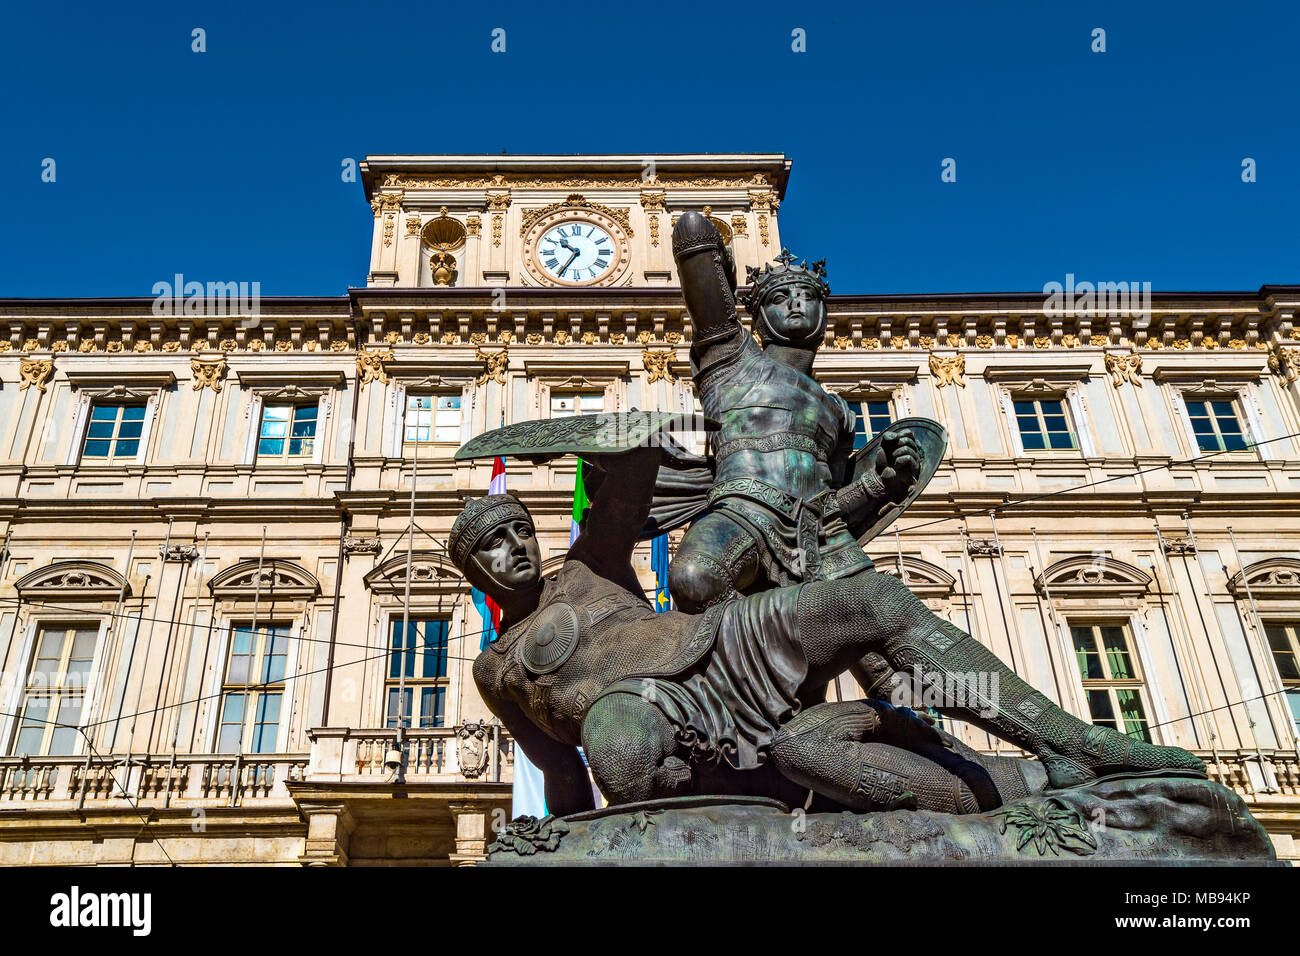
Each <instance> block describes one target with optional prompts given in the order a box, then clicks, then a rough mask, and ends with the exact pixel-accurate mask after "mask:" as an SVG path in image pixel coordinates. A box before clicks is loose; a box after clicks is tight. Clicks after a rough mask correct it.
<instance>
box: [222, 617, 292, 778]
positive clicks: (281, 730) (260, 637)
mask: <svg viewBox="0 0 1300 956" xmlns="http://www.w3.org/2000/svg"><path fill="white" fill-rule="evenodd" d="M252 626H253V622H252V619H251V615H250V616H248V617H247V618H245V617H244V616H242V615H241V616H239V617H237V618H233V619H231V620H230V621H229V622H227V623H226V625H225V626H224V628H223V630H224V632H225V641H224V646H223V648H222V657H221V669H220V670H219V671H218V673H217V706H216V707H215V708H213V714H212V724H211V734H210V736H209V744H208V749H209V750H210V752H211V753H213V754H227V753H235V752H236V751H223V750H221V749H220V747H221V742H222V732H223V729H224V728H225V727H226V726H227V725H229V724H230V723H231V721H228V720H226V719H225V718H226V701H227V699H228V698H230V697H231V696H232V695H238V696H239V697H241V698H243V703H242V704H241V710H240V725H241V731H240V742H239V751H238V752H241V753H244V754H257V755H262V754H274V753H280V752H282V748H283V747H284V741H285V737H286V735H287V733H288V729H289V727H288V721H287V720H286V717H288V716H290V715H291V714H292V704H293V700H292V695H293V689H292V687H291V683H292V678H293V674H294V672H295V671H296V668H297V657H298V655H297V652H296V646H297V641H296V637H297V627H296V625H295V624H294V623H293V622H292V621H287V620H270V621H258V622H257V630H256V632H255V633H254V642H253V646H252V647H251V648H250V654H248V655H247V656H248V658H249V664H250V667H253V666H256V671H255V672H252V673H249V674H248V680H247V681H234V680H231V679H230V665H231V658H232V657H234V656H236V655H235V653H234V650H235V635H236V633H237V632H239V631H241V630H248V629H251V628H252ZM271 628H277V629H279V633H278V636H281V637H283V640H284V654H283V655H272V656H273V657H274V656H283V658H284V669H283V673H282V674H281V677H280V680H278V681H274V682H272V681H265V682H263V681H262V680H260V679H258V680H254V679H253V677H254V676H257V675H260V674H261V673H264V672H265V666H266V665H265V661H266V654H265V646H266V643H265V642H266V635H267V632H268V631H269V630H270V629H271ZM254 649H255V650H256V651H257V653H256V654H254V653H251V651H253V650H254ZM239 656H244V655H239ZM254 662H256V665H254ZM246 694H247V696H245V695H246ZM272 694H276V695H278V696H279V701H280V703H279V710H278V712H277V715H276V721H275V747H274V749H272V750H253V749H252V745H253V743H254V739H255V736H256V734H255V729H256V727H257V726H258V725H259V724H263V723H265V722H264V721H256V720H253V721H250V719H249V718H250V715H256V714H258V713H259V712H260V710H259V708H261V707H262V706H263V704H264V700H265V699H266V698H267V697H269V696H270V695H272ZM250 699H251V700H253V701H254V702H255V703H254V705H253V706H252V707H249V700H250Z"/></svg>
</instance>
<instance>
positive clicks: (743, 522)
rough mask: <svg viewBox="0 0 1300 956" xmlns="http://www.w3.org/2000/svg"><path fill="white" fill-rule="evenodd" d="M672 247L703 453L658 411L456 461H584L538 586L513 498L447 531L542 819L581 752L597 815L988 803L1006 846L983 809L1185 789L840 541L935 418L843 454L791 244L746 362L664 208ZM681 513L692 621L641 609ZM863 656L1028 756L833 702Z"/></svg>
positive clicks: (807, 272)
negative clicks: (618, 810)
mask: <svg viewBox="0 0 1300 956" xmlns="http://www.w3.org/2000/svg"><path fill="white" fill-rule="evenodd" d="M706 227H707V228H706ZM674 252H675V254H676V255H677V258H678V262H679V267H680V269H681V274H682V283H683V291H684V294H685V295H686V298H687V304H688V307H689V308H690V310H691V315H692V319H693V322H694V328H695V344H694V346H693V347H692V360H693V362H694V363H695V367H696V371H697V381H698V383H699V387H700V392H701V396H702V404H703V406H704V411H705V413H706V415H707V416H708V418H709V419H715V420H716V421H717V422H718V423H719V424H720V429H719V430H718V432H717V433H716V434H715V435H714V436H713V438H714V441H713V449H714V453H713V455H712V456H711V457H709V458H700V457H699V456H692V455H689V454H687V453H685V452H684V451H683V449H682V448H681V446H680V445H678V444H676V443H675V442H673V441H672V440H670V439H664V438H663V434H662V431H663V428H664V426H665V424H666V423H667V422H668V421H669V418H668V417H658V416H657V415H656V414H655V413H631V414H629V415H627V416H625V417H624V419H623V420H622V421H619V416H609V415H604V416H591V417H589V418H587V419H582V418H575V419H568V420H566V421H565V422H564V423H558V422H552V423H525V425H523V426H521V425H516V426H511V429H513V430H510V429H507V430H498V432H495V433H489V434H488V435H484V436H480V437H479V438H477V439H475V440H474V442H472V443H469V444H467V446H466V447H465V448H464V449H462V452H461V453H460V454H459V455H458V457H471V456H477V455H482V454H489V453H491V454H501V453H513V454H518V455H520V456H521V457H526V458H529V459H532V460H536V459H539V458H544V457H548V456H552V455H554V454H558V453H572V452H578V453H581V454H582V455H583V457H584V459H585V460H586V461H588V462H589V463H590V464H591V466H592V467H591V468H590V469H584V470H585V471H587V472H588V473H589V477H588V491H589V494H590V497H591V507H590V509H589V510H588V512H587V514H586V517H585V518H584V519H583V522H582V529H581V535H580V537H579V538H578V540H577V542H576V543H575V544H574V546H573V547H572V548H571V549H570V551H569V554H568V556H567V559H566V560H565V562H564V564H563V565H562V567H561V568H560V570H559V572H558V573H557V574H555V575H553V576H551V577H549V578H546V579H542V577H541V574H540V568H541V560H540V555H539V553H538V548H537V544H536V540H535V538H534V537H533V528H532V522H531V519H530V517H529V516H528V514H527V512H526V510H524V509H523V506H522V504H520V503H519V502H518V501H517V499H514V498H513V497H512V496H509V495H496V496H487V497H485V498H480V499H476V500H474V501H471V502H470V503H469V504H468V505H467V507H466V509H465V511H464V512H463V513H462V515H461V516H460V518H458V519H457V522H456V525H455V527H454V528H453V531H452V537H451V542H450V546H451V552H452V555H453V558H454V560H455V561H456V562H457V564H458V565H459V566H460V567H461V568H462V569H463V570H464V572H465V574H466V576H467V577H468V578H469V580H470V581H471V582H472V583H474V584H475V585H476V586H477V587H479V588H481V589H482V590H484V591H486V592H487V593H488V594H490V595H491V596H492V597H493V598H494V599H496V600H497V602H498V603H499V604H500V605H501V607H502V610H503V619H502V626H501V638H500V639H499V640H498V641H496V642H495V643H493V644H491V645H489V647H488V649H487V650H485V651H483V652H482V653H481V654H480V655H479V657H478V659H477V660H476V661H475V665H474V678H475V681H476V682H477V684H478V686H479V689H480V691H481V692H482V694H483V697H484V700H485V701H486V703H487V704H488V706H489V707H490V708H491V709H492V710H493V712H494V713H496V714H497V716H498V717H499V718H500V719H501V720H502V721H503V722H504V723H505V725H506V726H507V728H508V729H509V730H510V731H511V733H512V734H513V735H514V736H515V738H516V740H517V741H518V743H519V745H520V746H521V747H522V748H523V750H524V752H525V753H526V754H527V755H528V756H529V758H530V759H531V760H533V762H534V763H536V764H537V765H538V766H539V767H541V769H542V770H543V772H544V774H545V779H546V800H547V804H548V809H549V810H550V811H551V813H552V814H553V815H555V816H562V815H572V814H581V813H583V812H584V811H590V810H592V809H593V805H592V798H591V790H590V787H589V786H588V779H587V773H586V770H585V768H584V765H583V760H582V757H581V756H580V755H579V754H578V751H577V747H578V746H582V747H583V748H584V749H585V753H586V757H587V761H588V762H589V764H590V768H591V772H592V775H593V776H594V778H595V780H596V783H597V784H598V786H599V787H600V789H601V791H602V792H603V793H604V795H605V796H606V798H607V799H608V800H609V801H610V803H611V804H613V805H631V804H638V805H639V804H641V803H642V802H644V801H662V800H676V801H678V802H677V803H675V804H673V806H675V807H677V810H675V811H674V812H683V813H688V815H689V814H690V813H697V812H700V813H703V812H704V811H702V810H691V809H690V807H697V806H703V805H702V804H698V801H699V800H700V799H701V798H703V797H710V796H711V797H714V798H730V799H732V800H739V801H740V802H741V803H744V799H745V798H751V802H750V803H746V804H745V805H744V807H743V808H739V809H737V811H736V812H737V813H738V814H741V816H745V815H746V814H750V815H752V814H755V813H758V814H760V815H761V814H762V813H766V812H768V811H767V810H763V809H762V807H761V806H759V805H758V804H753V803H752V798H764V799H766V800H768V801H780V803H781V804H783V805H787V806H807V807H808V808H809V809H810V810H812V811H844V810H850V811H857V812H869V811H888V810H911V811H916V812H918V813H928V814H962V815H981V814H982V815H984V816H983V818H984V819H987V820H989V821H990V823H989V824H988V825H989V826H994V825H996V826H1000V827H1001V828H1002V829H1001V832H1005V831H1006V823H1005V822H1003V818H1001V817H998V818H996V819H995V818H994V817H993V816H991V815H994V814H996V813H999V812H1002V808H1008V811H1007V812H1010V811H1011V810H1015V812H1014V813H1011V814H1010V816H1007V817H1006V821H1009V822H1010V823H1011V824H1013V825H1019V822H1021V821H1030V822H1032V821H1033V820H1036V819H1037V816H1035V815H1036V814H1038V815H1046V816H1045V819H1049V820H1051V821H1057V822H1058V823H1059V822H1060V820H1064V818H1065V816H1069V815H1070V814H1072V813H1074V812H1075V811H1074V810H1073V809H1064V806H1065V805H1064V804H1060V803H1059V801H1058V802H1057V803H1055V804H1054V803H1052V802H1051V800H1050V799H1049V798H1046V797H1044V796H1043V794H1044V793H1045V792H1046V791H1048V790H1049V789H1056V790H1059V789H1060V788H1075V789H1076V790H1078V789H1079V788H1083V789H1087V788H1090V787H1097V786H1099V785H1100V782H1101V781H1104V780H1106V779H1108V778H1110V777H1119V778H1123V779H1133V778H1136V777H1143V776H1151V777H1158V778H1176V777H1183V778H1191V779H1189V785H1193V786H1195V785H1199V784H1196V783H1195V779H1196V778H1203V777H1204V765H1203V764H1202V763H1201V762H1200V761H1199V760H1198V759H1197V758H1196V757H1194V756H1193V755H1192V754H1190V753H1188V752H1186V751H1184V750H1181V749H1179V748H1176V747H1159V746H1154V745H1152V744H1148V743H1145V742H1142V741H1138V740H1135V739H1133V738H1130V737H1127V736H1125V735H1123V734H1120V733H1118V732H1117V731H1115V730H1113V729H1109V728H1103V727H1096V726H1092V725H1089V724H1086V723H1084V722H1083V721H1080V720H1079V719H1077V718H1075V717H1073V716H1072V715H1070V714H1068V713H1066V712H1065V711H1063V710H1061V708H1059V707H1058V706H1056V705H1055V704H1054V703H1052V702H1051V701H1050V700H1049V699H1048V698H1046V697H1045V696H1044V695H1042V694H1040V693H1038V692H1037V691H1035V690H1034V689H1033V688H1032V687H1030V686H1029V685H1028V684H1026V683H1025V682H1024V681H1023V680H1021V679H1020V678H1019V677H1018V676H1017V675H1016V674H1014V673H1013V672H1012V671H1011V670H1010V669H1009V668H1007V667H1006V666H1005V665H1004V664H1003V663H1002V662H1001V661H1000V660H999V659H998V658H997V657H996V656H995V655H994V654H993V653H992V652H991V651H989V650H988V649H987V648H985V647H984V646H983V645H981V644H980V643H979V642H978V641H976V640H975V639H974V638H972V637H970V636H969V635H968V634H966V633H965V632H963V631H962V630H961V629H959V628H958V627H956V626H954V625H952V624H950V623H948V622H947V621H943V620H941V619H939V618H938V617H936V616H935V615H934V614H933V613H932V612H931V611H930V610H929V609H928V608H927V607H926V606H925V604H924V603H923V602H921V601H920V600H919V599H918V598H917V597H916V596H915V595H913V594H912V593H911V592H910V591H909V590H908V589H907V588H906V587H905V586H904V585H903V584H902V583H901V582H900V581H899V580H898V579H897V578H895V577H892V576H890V575H885V574H881V573H878V572H877V571H876V570H875V569H874V568H873V567H872V565H871V562H870V560H869V559H868V558H867V557H866V555H865V554H864V553H863V551H862V549H861V547H860V545H859V543H858V540H857V538H858V537H861V538H863V539H866V538H869V537H870V536H871V535H874V534H876V533H878V532H879V531H880V530H882V529H883V528H884V527H885V526H886V525H887V524H888V523H889V522H890V521H892V520H893V519H894V518H896V517H897V515H898V514H899V513H901V511H902V510H903V509H904V508H905V507H906V506H907V505H908V504H910V502H911V501H912V500H913V499H914V498H915V496H916V494H917V493H918V492H919V490H920V489H921V488H922V487H924V485H925V483H926V482H927V481H928V480H929V478H930V476H931V475H932V474H933V473H934V469H935V467H936V465H937V462H938V459H939V458H940V457H941V455H942V453H943V448H944V440H945V436H944V435H943V431H942V429H941V428H940V427H939V426H937V425H935V424H934V423H928V422H924V421H917V420H913V421H905V422H898V423H895V424H894V426H891V428H890V429H889V430H887V431H886V433H885V434H884V435H882V436H879V437H878V438H877V439H876V440H875V441H873V443H872V444H871V445H869V446H868V447H867V448H865V449H863V450H862V451H861V452H860V453H859V454H858V455H857V456H856V457H855V456H854V455H853V454H852V434H853V417H852V412H851V411H850V410H849V409H848V407H847V406H846V405H845V403H844V402H843V401H842V400H840V399H838V398H837V397H835V396H831V395H829V394H827V393H826V392H825V391H824V390H822V389H820V387H819V386H817V385H816V383H815V382H814V381H813V380H812V378H811V376H810V375H809V374H808V373H809V370H810V368H811V361H812V356H813V354H814V350H815V348H816V345H817V343H818V342H820V340H821V337H822V334H823V332H824V322H825V311H824V303H823V302H822V298H823V297H824V295H825V292H826V281H825V270H824V265H823V263H814V264H813V266H811V267H808V266H806V265H799V266H796V265H794V262H793V259H792V257H790V256H789V255H788V254H785V255H783V256H782V257H781V258H780V259H778V262H777V266H776V267H775V268H772V267H769V268H767V269H765V270H764V272H763V273H760V274H758V275H751V286H750V289H749V291H748V295H747V301H748V304H749V308H750V311H751V314H753V315H754V317H755V323H754V324H755V327H756V329H757V330H758V331H759V334H760V335H761V336H762V337H763V343H764V344H763V346H762V347H761V348H760V346H759V344H758V343H757V342H756V341H755V340H754V339H753V338H752V337H751V336H750V334H749V333H748V332H747V331H745V330H744V329H743V327H741V326H740V324H739V322H738V321H737V320H736V314H735V298H734V297H735V288H736V286H735V277H734V271H733V270H732V269H731V265H730V259H729V256H728V254H727V253H726V250H725V249H724V248H723V246H722V243H721V241H720V239H718V237H717V235H716V232H715V231H713V227H712V226H711V225H710V224H708V223H707V221H705V220H703V217H699V216H696V215H694V214H687V215H685V216H683V217H682V219H681V221H680V222H679V223H678V229H677V230H675V231H674ZM711 424H712V423H710V427H711ZM525 426H527V427H525ZM548 428H549V429H551V430H552V431H550V432H546V433H545V434H543V432H544V431H545V430H546V429H548ZM471 446H472V447H471ZM664 516H670V517H664ZM691 519H694V520H693V523H692V524H691V526H690V528H689V529H688V531H687V532H686V535H685V538H684V540H683V543H682V545H681V546H680V547H679V549H678V553H677V557H676V559H675V560H674V563H673V569H674V570H673V572H672V573H671V575H670V581H671V585H672V589H673V592H674V597H675V598H676V599H677V600H678V602H679V606H681V607H684V608H687V609H688V610H685V611H669V612H666V613H660V614H656V613H655V611H654V609H653V608H652V607H651V606H650V604H649V602H648V601H646V599H645V597H644V595H643V593H642V590H641V587H640V584H639V582H638V580H637V577H636V573H635V572H634V570H633V568H632V565H631V556H632V551H633V548H634V547H635V545H636V542H637V541H638V539H639V538H641V537H642V536H644V535H645V534H647V533H657V532H658V531H661V530H662V529H663V527H665V526H667V525H668V524H674V523H675V524H680V523H682V522H683V521H686V520H691ZM867 665H870V667H869V673H870V674H872V675H881V674H884V675H887V674H889V673H892V672H893V671H895V670H904V669H906V670H909V671H913V672H919V673H920V675H921V676H922V679H923V680H924V681H925V683H926V684H927V685H928V686H933V687H936V688H944V689H945V693H946V695H947V697H946V700H945V706H944V707H941V708H940V710H941V711H942V712H943V713H944V714H946V715H950V716H952V717H953V718H956V719H959V720H964V721H968V722H970V723H972V724H974V725H976V726H978V727H981V728H983V729H985V730H988V731H989V732H990V733H993V734H995V735H997V736H998V737H1000V738H1001V739H1003V740H1006V741H1009V742H1010V743H1012V744H1014V745H1016V746H1018V747H1020V748H1022V749H1024V750H1026V751H1028V752H1029V753H1031V754H1033V755H1034V757H1035V758H1036V759H1032V760H1020V759H1013V758H999V757H987V756H984V755H981V754H978V753H976V752H974V751H971V750H970V749H968V748H966V747H965V746H964V745H963V744H962V743H961V742H960V741H958V740H956V739H955V738H953V737H952V736H950V735H948V734H946V733H944V732H943V731H942V730H939V729H938V728H936V727H935V726H933V725H932V724H931V723H929V722H928V721H926V720H923V719H922V718H920V717H918V716H917V715H916V714H914V713H913V712H911V711H910V710H907V709H906V708H903V707H899V706H895V705H893V704H891V703H889V702H886V701H883V700H862V701H842V702H833V703H831V702H826V700H825V690H826V686H827V683H828V681H829V680H830V679H831V678H832V677H833V676H834V675H836V674H838V673H840V672H842V671H843V670H845V669H846V668H849V667H859V669H861V668H863V667H866V666H867ZM972 674H983V675H985V676H986V677H992V678H993V680H991V681H986V682H985V683H984V686H985V687H995V688H996V691H993V692H992V693H988V692H985V691H981V690H980V685H979V682H976V681H970V680H969V679H968V678H969V676H970V675H972ZM952 688H963V689H964V690H965V693H963V694H960V695H954V694H953V693H952V691H951V689H952ZM1206 786H1208V785H1206ZM1079 792H1082V790H1079ZM682 800H685V801H686V803H685V804H683V803H681V802H680V801H682ZM1034 800H1037V801H1038V803H1033V802H1032V801H1034ZM1045 800H1046V802H1044V801H1045ZM690 801H696V803H691V802H690ZM714 802H715V803H716V802H717V801H716V800H715V801H714ZM688 804H689V806H688ZM657 806H659V805H658V804H655V805H652V807H650V808H646V807H643V808H642V809H640V810H638V811H636V813H634V814H633V817H632V819H633V825H634V828H635V829H637V830H639V832H641V833H644V832H645V830H646V828H647V827H649V826H653V825H654V819H653V815H654V814H656V813H659V812H661V810H660V809H654V808H653V807H657ZM1071 806H1073V805H1071ZM716 812H720V811H717V808H716V807H715V808H714V809H712V810H709V811H708V813H709V814H713V815H716ZM1063 815H1064V816H1063ZM745 818H746V819H748V817H745ZM583 819H585V818H583V817H580V816H579V817H573V818H572V820H571V821H570V823H560V822H559V821H558V820H548V821H541V822H538V821H528V820H524V821H520V823H519V825H518V826H517V827H514V828H513V829H511V831H510V832H509V833H508V834H507V837H508V839H506V840H505V841H504V843H502V844H501V845H502V846H507V845H508V846H509V847H513V848H514V849H515V851H516V852H521V853H522V852H531V851H532V849H535V848H537V847H540V848H542V849H553V848H554V844H555V843H556V842H557V841H559V840H562V839H563V835H564V833H566V832H568V828H569V826H570V825H577V822H578V821H580V820H583ZM709 819H712V817H709ZM738 819H739V818H738ZM1072 819H1073V818H1072V817H1071V820H1072ZM1067 822H1068V821H1067ZM1062 825H1064V824H1062ZM1073 826H1074V825H1073V823H1071V824H1070V827H1073ZM1013 830H1014V827H1013ZM1062 832H1063V833H1067V832H1068V835H1069V836H1070V841H1068V842H1070V844H1071V846H1075V847H1083V848H1084V849H1085V850H1086V849H1088V848H1089V847H1091V846H1092V845H1091V844H1089V843H1088V839H1089V837H1088V836H1087V835H1086V834H1084V835H1082V836H1080V835H1076V834H1075V833H1074V830H1073V829H1070V828H1069V827H1067V828H1066V829H1065V830H1062ZM584 839H586V838H585V837H584ZM521 846H525V847H528V849H527V850H525V849H519V848H520V847H521ZM954 852H956V851H954Z"/></svg>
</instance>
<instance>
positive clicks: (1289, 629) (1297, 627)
mask: <svg viewBox="0 0 1300 956" xmlns="http://www.w3.org/2000/svg"><path fill="white" fill-rule="evenodd" d="M1260 623H1262V624H1263V625H1264V650H1265V651H1266V652H1267V653H1268V654H1269V655H1270V656H1269V660H1270V661H1271V662H1272V664H1273V673H1274V674H1276V675H1277V679H1278V683H1279V684H1280V685H1281V687H1282V691H1283V693H1282V697H1283V699H1284V700H1285V701H1286V708H1287V710H1288V711H1289V712H1290V714H1291V719H1292V722H1293V724H1294V733H1295V735H1296V736H1297V737H1300V703H1298V704H1294V705H1293V704H1292V701H1293V700H1295V701H1300V677H1283V676H1282V669H1281V668H1280V667H1278V663H1277V658H1278V651H1277V650H1276V649H1275V648H1274V647H1273V641H1272V636H1271V632H1272V631H1273V630H1274V629H1275V628H1280V629H1281V630H1282V632H1283V640H1284V641H1285V642H1286V643H1287V644H1289V645H1290V647H1289V648H1288V651H1289V652H1290V654H1291V657H1292V659H1293V660H1294V662H1295V665H1296V669H1297V671H1298V672H1300V615H1296V616H1295V617H1286V618H1282V617H1279V618H1271V619H1270V618H1265V619H1264V620H1263V621H1261V622H1260Z"/></svg>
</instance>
